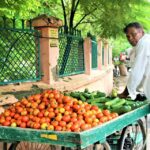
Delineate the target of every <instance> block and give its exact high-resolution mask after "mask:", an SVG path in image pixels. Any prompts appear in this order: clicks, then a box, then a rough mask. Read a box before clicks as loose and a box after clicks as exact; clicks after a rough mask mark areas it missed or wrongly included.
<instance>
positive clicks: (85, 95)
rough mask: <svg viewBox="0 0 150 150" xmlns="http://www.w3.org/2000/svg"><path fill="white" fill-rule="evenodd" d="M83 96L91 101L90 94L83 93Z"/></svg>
mask: <svg viewBox="0 0 150 150" xmlns="http://www.w3.org/2000/svg"><path fill="white" fill-rule="evenodd" d="M82 95H83V96H84V97H85V98H87V99H89V98H90V95H91V94H89V93H82Z"/></svg>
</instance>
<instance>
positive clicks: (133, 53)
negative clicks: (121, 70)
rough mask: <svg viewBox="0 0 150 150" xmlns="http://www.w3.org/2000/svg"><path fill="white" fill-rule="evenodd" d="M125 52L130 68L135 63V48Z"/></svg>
mask: <svg viewBox="0 0 150 150" xmlns="http://www.w3.org/2000/svg"><path fill="white" fill-rule="evenodd" d="M126 52H127V55H128V58H130V60H129V62H128V66H129V67H132V66H133V64H134V61H135V47H132V48H128V49H127V50H126Z"/></svg>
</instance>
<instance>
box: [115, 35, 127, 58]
mask: <svg viewBox="0 0 150 150" xmlns="http://www.w3.org/2000/svg"><path fill="white" fill-rule="evenodd" d="M112 46H113V50H112V55H113V57H115V56H119V54H120V52H123V51H125V50H126V49H127V48H129V47H130V45H129V43H128V42H127V40H126V39H125V38H122V37H120V38H118V39H117V40H114V39H113V40H112Z"/></svg>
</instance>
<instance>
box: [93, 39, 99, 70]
mask: <svg viewBox="0 0 150 150" xmlns="http://www.w3.org/2000/svg"><path fill="white" fill-rule="evenodd" d="M97 67H98V66H97V41H96V39H95V38H93V39H92V69H97Z"/></svg>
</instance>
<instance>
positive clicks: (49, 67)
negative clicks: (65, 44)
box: [32, 15, 62, 84]
mask: <svg viewBox="0 0 150 150" xmlns="http://www.w3.org/2000/svg"><path fill="white" fill-rule="evenodd" d="M61 25H62V21H61V20H59V19H57V18H54V17H48V16H46V15H41V16H39V17H37V18H35V19H33V20H32V26H33V27H34V28H35V29H37V30H39V31H40V33H41V37H40V57H41V58H40V59H41V70H42V73H43V77H42V81H43V82H44V83H47V84H50V83H52V82H54V81H55V80H56V77H57V60H58V57H59V46H58V27H59V26H61Z"/></svg>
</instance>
